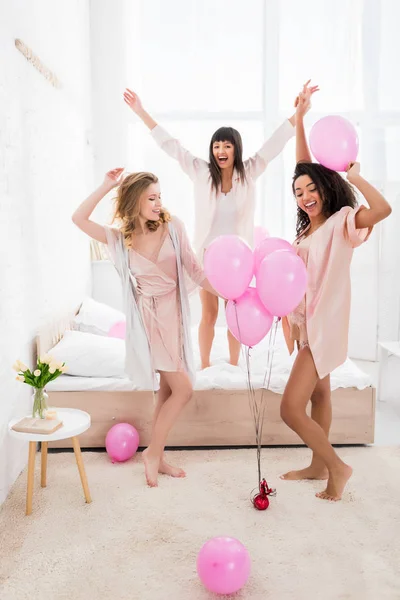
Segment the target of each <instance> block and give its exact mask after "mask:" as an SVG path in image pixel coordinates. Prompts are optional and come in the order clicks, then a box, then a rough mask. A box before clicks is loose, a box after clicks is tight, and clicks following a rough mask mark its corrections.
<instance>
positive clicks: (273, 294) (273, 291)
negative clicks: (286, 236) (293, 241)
mask: <svg viewBox="0 0 400 600" xmlns="http://www.w3.org/2000/svg"><path fill="white" fill-rule="evenodd" d="M256 281H257V292H258V295H259V297H260V300H261V302H262V303H263V304H264V306H265V308H266V309H267V310H268V311H269V312H270V313H271V315H275V316H276V317H284V316H285V315H288V314H289V313H291V312H292V311H293V310H294V309H295V308H296V307H297V306H298V305H299V304H300V302H301V300H302V298H303V296H304V294H305V293H306V287H307V270H306V266H305V264H304V262H303V261H302V260H301V258H299V257H298V256H297V255H296V254H295V253H294V252H288V251H287V250H276V251H275V252H273V253H272V254H269V255H268V256H266V257H265V258H264V260H263V261H262V263H261V265H260V268H259V269H258V272H257V276H256Z"/></svg>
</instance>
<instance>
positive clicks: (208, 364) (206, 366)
mask: <svg viewBox="0 0 400 600" xmlns="http://www.w3.org/2000/svg"><path fill="white" fill-rule="evenodd" d="M208 367H211V365H210V363H204V364H203V365H201V370H202V371H204V369H208Z"/></svg>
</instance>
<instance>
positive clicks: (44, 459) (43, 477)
mask: <svg viewBox="0 0 400 600" xmlns="http://www.w3.org/2000/svg"><path fill="white" fill-rule="evenodd" d="M48 444H49V443H48V442H42V451H41V455H42V473H41V486H42V487H46V485H47V447H48Z"/></svg>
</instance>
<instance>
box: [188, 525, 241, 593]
mask: <svg viewBox="0 0 400 600" xmlns="http://www.w3.org/2000/svg"><path fill="white" fill-rule="evenodd" d="M250 569H251V562H250V556H249V553H248V552H247V550H246V548H245V547H244V546H243V544H242V543H241V542H239V540H236V539H234V538H230V537H216V538H213V539H211V540H208V542H206V543H205V544H204V546H203V547H202V549H201V550H200V552H199V555H198V558H197V573H198V575H199V577H200V580H201V582H202V583H203V585H204V586H205V587H206V588H207V589H208V590H209V591H210V592H214V594H234V593H235V592H238V591H239V590H240V589H241V588H242V587H243V586H244V584H245V583H246V581H247V580H248V578H249V575H250Z"/></svg>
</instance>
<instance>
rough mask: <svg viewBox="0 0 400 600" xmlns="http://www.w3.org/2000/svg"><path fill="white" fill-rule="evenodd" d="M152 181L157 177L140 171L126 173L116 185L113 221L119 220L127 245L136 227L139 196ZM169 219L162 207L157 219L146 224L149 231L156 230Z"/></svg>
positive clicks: (156, 181)
mask: <svg viewBox="0 0 400 600" xmlns="http://www.w3.org/2000/svg"><path fill="white" fill-rule="evenodd" d="M152 183H158V178H157V177H156V176H155V175H154V174H153V173H146V172H143V171H142V172H139V173H131V174H130V175H127V176H126V177H124V179H123V180H122V182H121V184H120V185H119V186H118V189H117V196H116V197H115V199H114V202H115V212H114V218H113V221H115V220H118V221H119V222H120V224H121V231H122V233H123V234H124V238H125V243H126V245H127V246H130V245H131V241H132V234H133V232H134V230H135V229H136V227H137V222H138V218H139V215H140V198H141V196H142V194H143V192H145V191H146V189H147V188H148V187H149V185H151V184H152ZM170 220H171V216H170V214H169V213H168V212H167V211H166V210H164V209H162V210H161V212H160V218H159V220H158V221H147V222H146V225H147V227H148V229H149V230H150V231H157V229H158V228H159V227H160V225H161V224H162V223H168V221H170Z"/></svg>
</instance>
